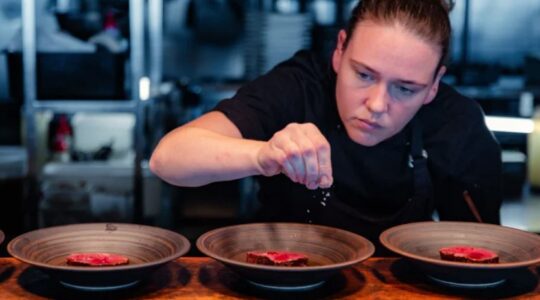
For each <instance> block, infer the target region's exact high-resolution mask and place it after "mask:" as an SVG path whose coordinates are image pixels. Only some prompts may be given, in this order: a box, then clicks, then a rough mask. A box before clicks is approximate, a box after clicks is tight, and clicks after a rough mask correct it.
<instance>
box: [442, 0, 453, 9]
mask: <svg viewBox="0 0 540 300" xmlns="http://www.w3.org/2000/svg"><path fill="white" fill-rule="evenodd" d="M440 2H441V4H442V6H443V7H444V9H445V10H446V12H450V11H451V10H452V9H453V8H454V5H456V0H440Z"/></svg>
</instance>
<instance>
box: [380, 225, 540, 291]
mask: <svg viewBox="0 0 540 300" xmlns="http://www.w3.org/2000/svg"><path fill="white" fill-rule="evenodd" d="M380 241H381V243H382V244H383V245H384V246H385V247H386V248H388V249H390V250H391V251H393V252H395V253H397V254H400V255H402V256H404V257H406V258H408V259H410V260H411V261H412V262H413V263H414V264H416V265H417V266H418V267H419V268H420V269H422V270H423V271H424V272H425V274H426V275H427V276H428V277H429V278H430V279H432V280H434V281H435V282H437V283H440V284H443V285H447V286H451V287H458V288H487V287H493V286H497V285H499V284H501V283H503V282H505V281H506V279H507V278H508V277H509V273H510V272H513V271H515V270H517V269H520V268H526V267H528V266H530V265H533V264H536V263H539V262H540V236H538V235H536V234H533V233H530V232H526V231H522V230H518V229H513V228H509V227H504V226H498V225H491V224H480V223H470V222H419V223H410V224H405V225H400V226H396V227H392V228H390V229H388V230H386V231H384V232H383V233H382V234H381V236H380ZM458 245H466V246H472V247H481V248H485V249H489V250H491V251H494V252H495V253H497V254H498V256H499V263H497V264H478V263H465V262H453V261H445V260H441V259H440V255H439V249H440V248H443V247H449V246H458Z"/></svg>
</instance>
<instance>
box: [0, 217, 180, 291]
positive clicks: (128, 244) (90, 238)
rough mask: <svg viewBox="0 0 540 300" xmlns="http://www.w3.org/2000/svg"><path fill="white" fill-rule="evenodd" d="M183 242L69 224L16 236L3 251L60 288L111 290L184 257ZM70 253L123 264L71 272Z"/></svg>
mask: <svg viewBox="0 0 540 300" xmlns="http://www.w3.org/2000/svg"><path fill="white" fill-rule="evenodd" d="M189 247H190V244H189V241H188V240H187V239H186V238H185V237H183V236H182V235H180V234H178V233H175V232H172V231H169V230H165V229H161V228H157V227H151V226H143V225H135V224H117V223H115V224H112V223H94V224H75V225H65V226H57V227H49V228H44V229H39V230H35V231H31V232H28V233H25V234H22V235H20V236H18V237H16V238H15V239H13V240H12V241H11V242H9V244H8V246H7V250H8V252H9V253H10V254H11V255H12V256H13V257H15V258H17V259H19V260H21V261H24V262H26V263H28V264H30V265H33V266H35V267H38V268H40V269H41V270H42V271H44V272H46V273H47V274H49V275H50V276H51V277H52V278H54V279H57V280H59V281H60V283H62V284H63V285H65V286H68V287H72V288H77V289H82V290H89V291H100V290H114V289H120V288H125V287H129V286H132V285H134V284H136V283H137V282H138V281H140V280H141V279H143V278H144V277H145V276H147V275H148V274H149V273H150V272H151V271H154V270H155V269H157V268H158V267H160V266H162V265H164V264H165V263H167V262H169V261H171V260H174V259H176V258H178V257H180V256H182V255H184V254H185V253H186V252H187V251H188V250H189ZM74 252H107V253H115V254H120V255H123V256H126V257H128V258H129V264H127V265H121V266H109V267H88V266H72V265H68V264H66V257H67V256H68V255H69V254H71V253H74Z"/></svg>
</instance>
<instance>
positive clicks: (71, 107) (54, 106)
mask: <svg viewBox="0 0 540 300" xmlns="http://www.w3.org/2000/svg"><path fill="white" fill-rule="evenodd" d="M33 108H34V110H35V111H46V110H52V111H54V112H59V113H77V112H111V113H112V112H131V113H133V112H135V109H136V108H137V103H136V102H135V101H133V100H123V101H122V100H120V101H119V100H46V101H43V100H42V101H37V102H36V103H35V104H34V107H33Z"/></svg>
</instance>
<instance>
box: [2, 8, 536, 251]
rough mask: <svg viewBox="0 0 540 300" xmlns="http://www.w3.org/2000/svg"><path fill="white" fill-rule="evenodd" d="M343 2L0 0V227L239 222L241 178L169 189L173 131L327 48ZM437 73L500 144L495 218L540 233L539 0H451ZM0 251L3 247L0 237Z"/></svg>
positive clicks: (198, 227) (245, 184)
mask: <svg viewBox="0 0 540 300" xmlns="http://www.w3.org/2000/svg"><path fill="white" fill-rule="evenodd" d="M355 3H356V0H355V1H346V0H303V1H302V0H296V1H295V0H245V1H242V0H100V1H94V0H2V1H0V229H1V230H3V231H4V232H5V233H6V235H7V240H8V241H9V240H10V239H11V238H12V237H14V236H16V235H19V234H21V233H24V232H26V231H29V230H32V229H35V228H39V227H47V226H53V225H61V224H70V223H80V222H136V223H144V224H150V225H155V226H161V227H164V228H170V229H172V230H175V231H178V232H180V233H182V234H184V235H185V236H186V237H188V238H189V239H190V240H191V241H192V242H193V241H194V240H195V239H196V238H197V237H198V236H199V235H200V234H202V233H203V232H205V231H207V230H209V229H212V228H216V227H219V226H224V225H228V224H233V223H238V222H242V220H246V219H247V218H249V217H250V216H251V214H252V212H253V211H254V209H255V208H256V205H257V202H256V199H255V193H256V189H257V186H256V184H255V183H254V182H253V180H252V179H251V178H247V179H243V180H238V181H232V182H225V183H216V184H211V185H208V186H205V187H201V188H178V187H172V186H170V185H168V184H166V183H164V182H162V181H161V180H159V179H158V178H156V177H155V176H154V175H152V174H151V172H150V171H149V169H148V159H149V156H150V154H151V151H152V149H153V148H154V147H155V145H156V143H157V141H158V140H159V139H160V138H161V137H162V136H163V135H164V134H165V133H166V132H168V131H170V130H171V129H173V128H175V127H177V126H179V125H182V124H184V123H186V122H188V121H190V120H192V119H193V118H195V117H197V116H199V115H201V114H202V113H204V112H206V111H208V110H209V109H211V108H212V107H213V106H214V105H216V103H218V102H219V101H220V100H222V99H224V98H227V97H230V96H231V95H233V94H234V93H235V91H236V90H237V89H238V87H239V86H241V85H242V84H243V83H245V82H246V81H248V80H250V79H253V78H254V77H256V76H258V75H260V74H262V73H264V72H266V71H268V70H269V69H270V68H271V67H272V66H274V65H275V64H276V63H277V62H279V61H282V60H284V59H286V58H288V57H290V56H291V55H292V54H293V53H294V52H296V51H297V50H299V49H302V48H310V49H312V50H314V51H316V53H317V54H319V55H320V56H321V57H323V58H327V57H329V55H330V53H331V51H332V50H333V48H334V46H335V37H336V34H337V32H338V30H339V29H340V28H341V27H342V26H343V24H344V20H346V19H347V17H348V16H349V12H350V10H351V7H352V6H353V5H354V4H355ZM451 20H452V23H453V28H454V33H453V34H454V35H453V40H452V49H451V63H450V68H449V72H448V74H447V75H446V76H445V78H444V80H445V81H446V82H448V83H450V84H452V85H454V86H455V87H456V88H458V89H459V90H460V91H461V92H463V93H464V94H465V95H468V96H469V97H471V98H473V99H475V100H476V101H478V102H479V103H480V105H481V106H482V107H483V108H484V110H485V112H486V114H487V115H488V116H489V119H487V122H488V124H489V126H490V128H491V129H492V130H493V132H494V134H495V136H496V138H497V139H498V140H499V142H500V144H501V145H502V147H503V150H504V151H503V156H502V159H503V167H504V186H503V189H504V197H505V201H504V205H503V209H502V223H503V225H506V226H512V227H516V228H520V229H525V230H529V231H532V232H537V233H538V232H540V106H539V104H540V100H539V97H540V1H538V0H520V1H508V0H457V1H456V3H455V7H454V9H453V10H452V12H451ZM6 244H7V242H5V243H3V245H2V246H3V248H1V249H2V250H0V255H2V254H5V245H6Z"/></svg>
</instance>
